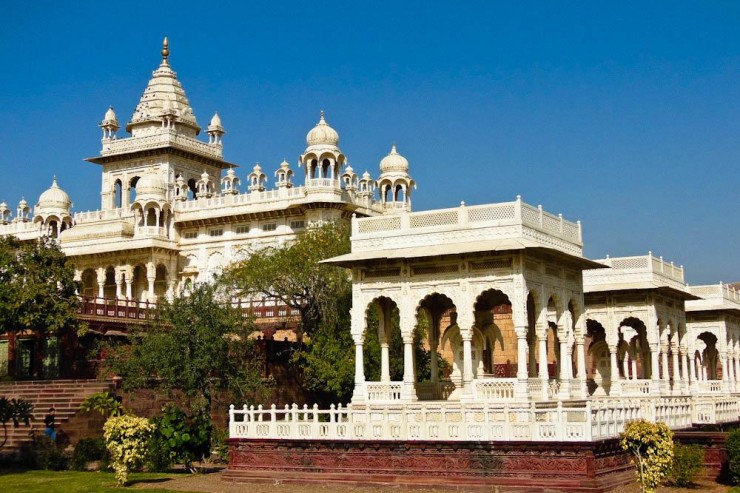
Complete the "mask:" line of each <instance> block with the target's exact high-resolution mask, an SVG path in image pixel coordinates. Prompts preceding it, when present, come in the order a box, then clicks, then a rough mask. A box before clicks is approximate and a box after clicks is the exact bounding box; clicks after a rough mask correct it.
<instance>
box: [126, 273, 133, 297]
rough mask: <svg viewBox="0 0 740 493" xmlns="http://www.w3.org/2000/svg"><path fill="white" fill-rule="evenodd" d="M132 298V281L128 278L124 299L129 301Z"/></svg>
mask: <svg viewBox="0 0 740 493" xmlns="http://www.w3.org/2000/svg"><path fill="white" fill-rule="evenodd" d="M133 297H134V280H133V279H131V278H130V277H127V278H126V299H128V300H130V299H133Z"/></svg>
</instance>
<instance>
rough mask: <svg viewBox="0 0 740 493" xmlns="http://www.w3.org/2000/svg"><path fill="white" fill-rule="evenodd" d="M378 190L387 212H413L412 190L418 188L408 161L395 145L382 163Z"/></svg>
mask: <svg viewBox="0 0 740 493" xmlns="http://www.w3.org/2000/svg"><path fill="white" fill-rule="evenodd" d="M378 188H379V189H380V201H381V203H382V204H383V207H384V208H385V210H386V211H389V212H393V211H410V210H411V190H412V189H413V188H416V182H415V181H414V180H412V179H411V176H409V162H408V160H407V159H406V158H405V157H403V156H402V155H400V154H399V153H398V151H397V150H396V146H395V144H394V145H393V146H392V147H391V152H389V153H388V155H387V156H386V157H384V158H383V159H382V160H381V161H380V176H379V177H378Z"/></svg>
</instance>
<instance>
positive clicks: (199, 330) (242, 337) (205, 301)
mask: <svg viewBox="0 0 740 493" xmlns="http://www.w3.org/2000/svg"><path fill="white" fill-rule="evenodd" d="M253 327H254V326H253V323H252V321H251V320H248V319H245V318H244V317H243V316H242V312H241V311H240V310H238V309H236V308H233V307H231V305H230V304H229V303H226V302H224V300H223V299H222V297H219V295H218V286H216V285H210V284H198V285H196V286H195V287H194V288H193V289H192V290H191V291H190V292H189V293H188V294H187V295H185V294H183V295H181V296H179V297H177V298H175V299H174V301H172V302H171V303H169V302H166V301H163V302H162V303H160V306H159V313H158V316H157V317H156V318H155V320H153V321H152V323H150V324H149V325H148V326H146V327H145V328H143V329H138V330H135V331H134V332H133V333H132V336H131V337H130V343H128V344H126V343H124V344H113V345H111V346H109V347H108V348H107V349H106V351H107V353H108V354H109V357H108V358H107V360H106V370H107V372H109V373H114V374H117V375H119V376H121V377H122V379H123V380H122V381H123V388H124V390H131V389H137V388H161V389H164V390H180V391H182V392H183V393H185V395H187V396H188V397H190V398H191V399H192V400H191V405H192V407H193V409H202V410H203V412H205V413H206V414H210V411H211V402H212V400H213V396H214V393H215V392H216V391H228V392H230V393H231V394H232V397H234V398H243V397H244V394H245V393H247V392H254V391H257V390H260V389H261V387H262V380H261V372H260V370H261V366H260V362H259V358H257V357H256V354H255V349H256V348H255V344H254V341H253V340H252V338H250V335H251V334H252V332H253V330H254V329H253Z"/></svg>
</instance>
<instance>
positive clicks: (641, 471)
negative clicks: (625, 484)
mask: <svg viewBox="0 0 740 493" xmlns="http://www.w3.org/2000/svg"><path fill="white" fill-rule="evenodd" d="M619 444H620V445H621V446H622V449H623V450H625V451H626V452H629V453H630V454H631V455H632V462H633V463H634V464H635V466H636V467H637V476H638V479H639V480H640V486H641V487H642V491H643V492H644V493H653V492H654V491H655V488H657V487H658V485H659V484H660V481H661V480H662V479H663V477H664V476H665V475H666V474H668V472H669V471H670V470H671V465H672V464H673V432H672V431H671V429H670V428H668V425H666V424H665V423H650V422H648V421H644V420H639V421H633V422H631V423H629V424H627V426H625V428H624V432H623V433H621V434H620V435H619Z"/></svg>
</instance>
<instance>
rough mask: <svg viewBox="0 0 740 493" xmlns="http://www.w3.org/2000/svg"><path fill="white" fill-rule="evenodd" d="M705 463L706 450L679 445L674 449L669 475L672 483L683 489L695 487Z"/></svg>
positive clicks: (697, 446)
mask: <svg viewBox="0 0 740 493" xmlns="http://www.w3.org/2000/svg"><path fill="white" fill-rule="evenodd" d="M703 462H704V449H703V448H701V446H699V445H681V444H680V443H677V444H676V445H675V446H674V447H673V464H672V466H671V472H670V473H669V477H670V478H671V481H672V482H673V484H675V485H676V486H680V487H682V488H685V487H687V486H691V485H693V484H694V479H695V478H696V475H697V474H699V471H701V468H702V463H703Z"/></svg>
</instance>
